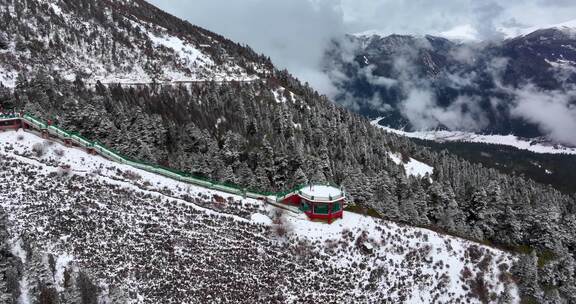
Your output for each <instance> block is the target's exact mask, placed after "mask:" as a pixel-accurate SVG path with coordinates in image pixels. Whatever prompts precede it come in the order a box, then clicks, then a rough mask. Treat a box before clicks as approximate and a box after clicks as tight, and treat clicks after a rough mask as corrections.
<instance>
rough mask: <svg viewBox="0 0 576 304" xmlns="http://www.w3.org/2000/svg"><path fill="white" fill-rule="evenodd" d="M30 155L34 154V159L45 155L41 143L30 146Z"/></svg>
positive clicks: (44, 147)
mask: <svg viewBox="0 0 576 304" xmlns="http://www.w3.org/2000/svg"><path fill="white" fill-rule="evenodd" d="M32 153H34V155H35V156H36V157H42V156H44V155H45V154H46V146H44V145H43V144H41V143H35V144H34V145H32Z"/></svg>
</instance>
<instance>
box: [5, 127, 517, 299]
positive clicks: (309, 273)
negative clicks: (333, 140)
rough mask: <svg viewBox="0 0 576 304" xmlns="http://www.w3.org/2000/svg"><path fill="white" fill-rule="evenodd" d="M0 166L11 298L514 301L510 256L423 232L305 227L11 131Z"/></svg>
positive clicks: (257, 204) (289, 217)
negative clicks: (13, 268)
mask: <svg viewBox="0 0 576 304" xmlns="http://www.w3.org/2000/svg"><path fill="white" fill-rule="evenodd" d="M0 166H1V167H2V168H3V170H2V174H0V179H1V180H2V181H1V182H0V185H1V186H0V187H2V191H0V202H1V203H0V205H1V207H2V210H1V211H2V213H3V214H4V215H5V216H7V217H6V226H5V227H4V228H5V230H7V232H8V235H7V236H6V237H7V238H8V239H10V242H9V243H10V244H11V251H12V252H13V256H12V257H11V258H10V260H11V261H13V262H14V263H15V264H19V265H20V269H21V271H20V272H19V274H18V275H17V276H16V277H15V280H17V281H18V282H19V283H18V284H16V285H15V286H12V287H11V288H12V289H15V290H10V289H8V292H10V291H12V292H14V293H16V291H17V297H20V300H21V302H22V303H27V302H31V301H34V299H36V298H37V297H39V295H40V294H42V292H43V291H45V290H51V291H52V293H50V294H52V295H57V296H59V297H60V298H61V300H62V303H69V302H73V301H74V299H78V298H82V299H91V298H97V299H99V301H100V302H99V303H119V302H123V301H126V302H128V303H222V302H258V303H268V302H282V303H295V302H327V301H336V302H354V303H375V302H382V301H383V302H389V303H427V302H432V301H436V302H442V303H457V302H463V301H469V302H471V303H480V302H484V303H489V302H494V303H496V299H503V298H509V299H511V302H512V303H517V302H519V300H518V295H517V290H516V287H515V284H514V283H513V280H512V277H511V275H510V274H509V271H510V267H511V266H512V265H513V263H514V261H515V257H514V256H513V255H510V254H508V253H505V252H502V251H499V250H496V249H492V248H489V247H485V246H481V245H478V244H475V243H472V242H469V241H466V240H462V239H458V238H454V237H450V236H445V235H441V234H438V233H436V232H432V231H429V230H425V229H420V228H411V227H406V226H400V225H397V224H394V223H392V222H387V221H383V220H379V219H375V218H372V217H367V216H362V215H359V214H354V213H350V212H346V213H345V215H344V219H343V220H338V221H336V222H335V223H333V224H332V225H328V224H323V223H316V222H310V221H308V220H306V219H305V218H304V217H303V216H301V215H297V214H294V213H291V212H285V213H281V212H280V210H279V209H276V208H275V207H272V206H269V205H265V204H264V203H263V202H262V201H257V200H251V199H244V198H242V197H236V196H230V195H227V194H224V193H219V192H215V191H210V190H206V189H202V188H199V187H195V186H190V185H187V184H183V183H180V182H176V181H173V180H171V179H168V178H165V177H162V176H156V175H153V174H150V173H147V172H144V171H140V170H137V169H134V168H130V167H126V166H123V165H120V164H117V163H114V162H111V161H108V160H106V159H103V158H101V157H99V156H93V155H88V154H86V153H84V152H83V151H81V150H79V149H77V148H67V147H64V146H62V145H61V144H59V143H55V142H49V141H45V140H43V139H41V138H39V137H37V136H36V135H34V134H31V133H24V132H21V131H20V132H3V133H0ZM302 286H308V288H302ZM2 296H5V295H2ZM45 296H46V294H45Z"/></svg>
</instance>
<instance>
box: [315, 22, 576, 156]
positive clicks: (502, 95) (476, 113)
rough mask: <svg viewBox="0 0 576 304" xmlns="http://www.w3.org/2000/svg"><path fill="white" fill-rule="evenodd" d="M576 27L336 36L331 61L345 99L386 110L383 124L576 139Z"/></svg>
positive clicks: (377, 112)
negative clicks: (505, 34)
mask: <svg viewBox="0 0 576 304" xmlns="http://www.w3.org/2000/svg"><path fill="white" fill-rule="evenodd" d="M574 33H576V30H573V29H572V28H569V27H566V26H558V27H555V28H549V29H540V30H536V31H534V32H531V33H529V34H525V35H521V36H518V37H515V38H512V39H507V40H504V41H501V42H461V41H452V40H448V39H445V38H441V37H435V36H423V37H416V36H403V35H390V36H386V37H382V36H378V35H372V36H365V35H360V36H352V35H350V36H347V37H345V38H344V39H341V40H335V41H334V42H333V44H332V46H331V47H330V48H329V49H328V51H327V53H326V57H325V61H324V67H325V71H326V72H327V73H328V75H330V76H331V78H332V80H333V82H334V84H335V85H336V86H337V87H338V88H339V92H340V93H339V95H337V96H336V98H335V99H336V101H337V102H339V103H341V104H343V105H345V106H347V107H349V108H350V109H353V110H355V111H357V112H359V113H361V114H363V115H366V116H369V117H372V118H375V117H384V119H383V120H382V121H381V123H382V124H383V125H387V126H390V127H393V128H397V129H398V128H406V129H407V130H430V129H448V130H458V131H475V132H479V133H494V134H503V135H507V134H514V135H517V136H521V137H529V138H534V137H540V136H545V137H547V138H549V139H551V140H552V141H555V142H558V143H563V144H567V145H576V135H573V134H569V133H568V132H567V131H566V130H567V129H570V128H573V127H576V122H575V121H576V119H574V118H576V117H575V116H576V113H575V112H576V111H575V110H574V105H575V104H576V95H575V94H574V92H575V85H576V36H575V34H574ZM547 105H548V106H547ZM537 108H544V111H541V112H538V110H537ZM563 110H565V111H563ZM556 114H562V115H564V116H563V118H561V117H560V116H558V115H556ZM554 116H555V118H552V117H554ZM570 117H572V119H571V118H570Z"/></svg>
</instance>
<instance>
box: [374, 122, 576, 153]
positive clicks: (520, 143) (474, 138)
mask: <svg viewBox="0 0 576 304" xmlns="http://www.w3.org/2000/svg"><path fill="white" fill-rule="evenodd" d="M380 120H381V119H380V118H378V119H375V120H373V121H372V125H374V126H377V127H379V128H381V129H383V130H386V131H387V132H390V133H394V134H398V135H402V136H406V137H410V138H418V139H424V140H433V141H437V142H444V141H454V142H471V143H485V144H495V145H504V146H510V147H515V148H518V149H521V150H528V151H531V152H534V153H550V154H576V148H569V147H564V146H561V145H544V144H540V143H533V142H532V141H530V140H525V139H521V138H518V137H517V136H514V135H482V134H475V133H470V132H463V131H417V132H406V131H402V130H397V129H393V128H390V127H386V126H381V125H379V124H378V122H379V121H380Z"/></svg>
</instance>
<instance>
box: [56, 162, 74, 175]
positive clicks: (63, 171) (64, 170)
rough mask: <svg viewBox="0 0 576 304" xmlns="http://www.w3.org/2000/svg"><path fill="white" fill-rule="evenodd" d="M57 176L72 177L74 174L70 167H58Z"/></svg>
mask: <svg viewBox="0 0 576 304" xmlns="http://www.w3.org/2000/svg"><path fill="white" fill-rule="evenodd" d="M57 174H58V176H60V177H66V176H70V175H71V174H72V168H71V167H70V165H62V166H60V167H58V171H57Z"/></svg>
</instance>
